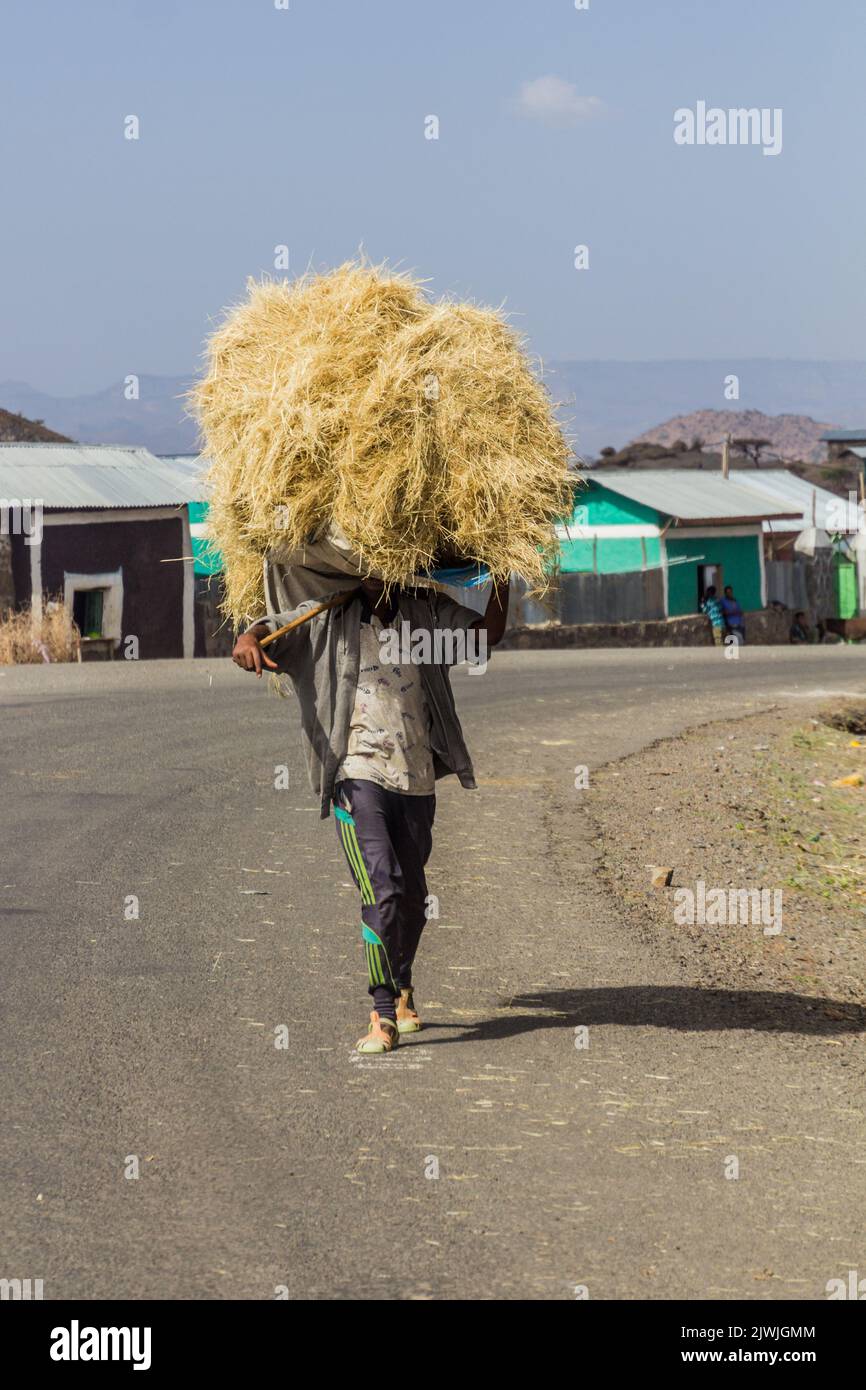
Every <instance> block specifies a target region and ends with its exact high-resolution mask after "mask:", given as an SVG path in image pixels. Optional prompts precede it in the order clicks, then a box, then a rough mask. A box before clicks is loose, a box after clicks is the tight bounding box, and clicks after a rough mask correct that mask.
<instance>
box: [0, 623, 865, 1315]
mask: <svg viewBox="0 0 866 1390" xmlns="http://www.w3.org/2000/svg"><path fill="white" fill-rule="evenodd" d="M454 684H455V689H456V690H457V694H458V703H459V705H460V708H461V711H462V713H463V717H464V725H465V729H466V732H467V736H468V739H469V742H470V746H471V747H472V750H473V754H474V757H475V762H476V771H477V773H478V775H479V784H480V785H479V790H477V791H475V792H464V791H463V790H462V789H461V788H460V787H459V786H458V785H457V784H456V782H455V781H454V779H449V781H448V782H447V783H441V784H440V792H439V798H438V802H439V804H438V811H437V833H436V836H435V841H434V853H433V859H432V861H431V866H430V874H429V879H430V888H431V891H432V892H434V893H435V894H437V895H438V897H439V898H440V917H439V918H438V919H436V920H433V921H431V922H430V924H429V926H428V928H427V931H426V933H425V939H424V942H423V944H422V948H421V955H420V957H419V968H418V970H417V983H418V995H419V1003H420V1005H421V1007H422V1010H423V1015H424V1018H425V1020H426V1022H427V1024H428V1027H427V1028H426V1030H425V1031H424V1032H423V1033H422V1034H420V1035H419V1036H418V1037H417V1039H416V1040H414V1041H411V1042H409V1043H407V1044H405V1045H404V1046H402V1047H401V1048H400V1049H399V1050H398V1051H397V1052H396V1053H395V1054H394V1055H393V1056H391V1057H388V1058H385V1059H375V1058H373V1059H363V1058H359V1057H358V1056H357V1054H355V1053H354V1052H353V1050H352V1044H353V1043H354V1040H355V1039H356V1038H357V1036H358V1035H359V1033H360V1031H361V1027H362V1025H363V1023H364V1020H365V1007H366V1000H365V994H364V983H365V982H364V976H363V957H362V951H361V947H360V942H359V929H358V922H359V914H358V908H357V903H356V895H355V890H354V889H353V888H351V887H350V886H349V885H348V875H347V872H346V870H345V866H344V863H343V862H342V859H341V856H340V853H339V852H338V847H337V843H336V839H335V835H334V829H333V825H332V823H323V822H320V821H319V819H318V815H317V812H316V810H315V809H314V808H313V805H312V798H311V797H310V795H309V793H308V790H307V787H306V779H305V774H304V772H303V769H302V765H301V760H300V753H299V747H298V738H297V714H296V710H295V706H294V701H293V700H286V701H279V700H278V699H276V698H269V697H268V694H267V692H266V689H265V688H264V682H263V683H261V684H259V683H257V682H256V681H255V680H254V678H252V677H248V676H245V675H243V674H242V673H240V672H238V671H237V670H236V669H235V668H234V667H233V666H231V664H230V663H228V662H197V663H169V662H159V663H149V664H145V663H142V664H141V665H137V664H131V663H130V664H127V663H117V664H115V665H113V666H107V665H106V666H102V665H88V666H84V667H51V668H26V669H17V670H10V669H6V668H0V787H2V795H0V928H2V994H3V1030H2V1036H3V1067H2V1075H3V1080H2V1113H3V1124H2V1127H0V1153H2V1171H3V1181H2V1184H0V1192H2V1196H0V1202H2V1215H0V1220H2V1228H3V1232H4V1240H3V1254H2V1263H3V1268H2V1269H0V1276H2V1277H6V1278H13V1277H17V1278H43V1279H44V1281H45V1297H46V1298H52V1297H53V1298H61V1297H63V1298H65V1297H69V1298H159V1297H169V1298H180V1299H194V1298H208V1297H216V1298H251V1299H268V1298H273V1297H275V1293H276V1291H277V1290H278V1289H280V1288H284V1289H285V1290H287V1292H288V1296H289V1297H291V1298H307V1297H314V1298H354V1297H361V1298H366V1297H370V1298H411V1299H430V1298H448V1297H452V1298H461V1299H463V1298H506V1299H512V1298H552V1299H558V1298H569V1299H570V1298H574V1297H575V1286H586V1288H587V1290H588V1293H589V1296H590V1298H592V1299H606V1298H672V1297H685V1298H696V1299H707V1298H722V1299H725V1298H736V1297H745V1298H751V1299H764V1298H780V1297H781V1298H792V1299H813V1298H823V1297H825V1296H826V1295H825V1292H824V1290H825V1285H826V1281H827V1280H828V1279H830V1278H834V1277H839V1276H842V1277H845V1276H846V1275H847V1271H848V1270H849V1269H857V1268H859V1269H860V1272H861V1274H866V1247H864V1237H863V1234H862V1222H861V1216H862V1212H863V1209H864V1201H866V1129H864V1115H863V1073H864V1067H863V1061H862V1058H863V1050H862V1036H863V1035H861V1034H857V1035H856V1036H852V1033H851V1028H850V1025H845V1024H841V1023H838V1022H836V1023H834V1022H833V1021H832V1020H830V1019H828V1018H827V1017H826V1016H825V1014H824V1013H823V1011H822V1010H821V1009H820V1007H816V1006H815V1004H814V1003H813V1002H810V1001H809V1000H808V999H805V998H804V999H800V998H798V997H796V996H787V997H786V998H785V999H784V1000H782V1001H780V1000H778V999H768V998H766V997H764V996H762V995H761V994H760V993H758V992H753V993H748V992H742V993H739V994H726V993H725V992H724V991H721V992H720V991H704V990H701V989H700V988H698V987H696V986H695V985H694V984H693V983H691V982H690V975H689V968H688V962H685V963H684V964H676V965H674V964H672V963H671V962H670V961H667V960H665V961H662V960H659V959H656V958H654V957H653V955H652V954H650V953H649V952H648V950H647V948H646V947H645V946H643V945H642V944H641V942H640V940H639V936H638V933H637V932H636V931H635V930H633V926H634V924H632V923H630V922H629V921H627V920H623V919H622V918H621V917H620V916H619V915H618V913H617V910H616V907H615V905H614V904H613V903H612V902H611V901H610V899H609V898H608V897H607V896H606V895H605V893H604V892H603V891H602V890H601V888H600V886H599V884H598V882H597V880H596V879H595V877H594V874H593V857H594V852H593V849H592V845H591V827H590V823H589V820H588V814H587V809H586V804H585V799H584V797H583V796H582V793H581V792H579V791H577V790H575V788H574V768H575V766H576V765H578V764H586V765H588V766H589V767H590V768H592V767H594V766H598V765H599V764H600V763H602V762H608V761H610V760H611V759H614V758H621V757H624V756H626V755H628V754H629V753H630V752H633V751H635V750H637V749H639V748H640V747H642V746H643V745H644V744H646V743H647V742H648V741H650V740H653V739H657V738H661V737H665V736H668V735H670V734H673V733H676V732H679V731H681V730H682V729H683V728H685V727H687V726H690V725H693V724H696V723H700V722H702V721H708V720H710V719H714V718H718V717H719V716H720V715H729V716H730V717H731V718H736V717H737V716H738V715H740V714H746V713H749V712H751V711H753V710H756V709H761V708H765V707H766V706H767V705H768V704H771V703H774V702H776V703H781V704H791V705H792V706H795V707H798V708H800V707H802V708H803V709H805V708H806V707H807V706H808V705H809V704H810V702H812V703H814V702H815V701H816V700H818V699H819V698H820V697H821V696H823V695H828V694H830V693H832V692H836V691H845V692H851V693H857V694H861V695H862V693H863V690H864V684H866V655H864V653H862V652H860V651H858V650H857V649H854V648H829V647H825V648H821V649H818V650H807V649H783V648H757V647H756V648H747V649H745V650H743V651H742V652H741V654H740V658H739V659H738V660H736V661H731V660H727V659H725V658H724V656H723V655H722V654H721V653H720V652H716V651H710V650H706V651H704V650H700V651H699V650H693V649H674V650H664V651H658V650H654V651H640V652H625V651H616V652H610V651H606V652H576V653H552V652H551V653H519V652H515V653H502V654H501V655H499V656H498V657H495V658H494V660H493V661H492V662H491V666H490V669H489V671H488V672H487V673H486V674H485V675H483V676H479V675H470V674H469V673H467V672H466V671H465V670H462V671H459V672H457V673H456V674H455V676H454ZM281 764H285V765H287V767H288V770H289V786H288V788H287V789H284V790H277V789H275V786H274V776H275V768H276V767H277V766H279V765H281ZM682 810H683V814H684V815H688V814H689V813H690V809H689V807H688V806H684V807H683V808H682ZM133 898H134V899H136V900H137V903H138V914H139V915H138V917H137V918H136V917H134V916H130V915H129V914H130V911H131V908H130V902H131V899H133ZM584 1027H585V1028H587V1029H588V1033H587V1034H586V1037H587V1039H588V1042H589V1046H588V1047H586V1048H581V1049H578V1048H577V1047H576V1046H575V1041H576V1037H577V1038H579V1036H580V1035H576V1034H575V1029H577V1028H584ZM281 1041H285V1042H287V1044H288V1046H287V1047H278V1046H276V1045H275V1044H276V1043H278V1042H281ZM731 1156H735V1157H737V1158H738V1159H739V1163H740V1177H739V1178H738V1179H737V1180H731V1179H728V1178H726V1177H725V1165H726V1163H728V1165H729V1160H730V1157H731ZM136 1163H137V1171H138V1176H137V1177H129V1176H126V1175H127V1174H128V1173H132V1172H135V1171H136ZM729 1167H730V1165H729ZM437 1172H438V1176H434V1174H436V1173H437Z"/></svg>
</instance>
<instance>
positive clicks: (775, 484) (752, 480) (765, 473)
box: [736, 468, 843, 532]
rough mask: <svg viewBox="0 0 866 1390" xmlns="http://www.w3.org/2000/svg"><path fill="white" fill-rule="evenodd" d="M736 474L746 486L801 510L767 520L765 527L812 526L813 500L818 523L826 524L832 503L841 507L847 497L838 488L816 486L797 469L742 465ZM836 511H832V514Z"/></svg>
mask: <svg viewBox="0 0 866 1390" xmlns="http://www.w3.org/2000/svg"><path fill="white" fill-rule="evenodd" d="M736 477H737V481H738V482H740V483H741V484H742V485H743V486H744V487H748V488H751V489H752V490H753V491H754V492H756V493H762V494H763V495H765V496H770V497H772V498H773V500H774V501H775V502H777V503H779V504H780V505H781V504H785V505H786V507H787V509H788V510H789V511H792V512H794V511H796V512H798V513H799V515H798V516H797V518H796V520H793V521H765V522H764V530H765V531H770V532H777V531H802V530H804V529H805V527H807V526H812V525H813V521H812V504H813V500H814V507H815V517H816V519H817V524H818V526H822V527H823V526H825V525H826V522H827V517H828V511H827V509H828V507H830V506H834V507H835V508H836V509H837V510H838V508H839V507H840V506H841V505H843V499H842V498H841V497H837V496H836V494H835V492H828V490H827V489H826V488H825V487H816V486H815V484H814V483H809V482H807V481H806V479H805V478H798V477H797V475H796V473H791V472H789V470H788V469H787V468H755V469H752V468H748V469H747V468H738V469H737V472H736ZM832 514H833V513H832V512H830V513H829V515H830V516H832Z"/></svg>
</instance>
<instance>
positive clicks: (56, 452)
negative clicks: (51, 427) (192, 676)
mask: <svg viewBox="0 0 866 1390" xmlns="http://www.w3.org/2000/svg"><path fill="white" fill-rule="evenodd" d="M193 497H194V486H193V480H192V478H191V476H190V474H189V471H188V470H184V469H183V468H181V467H178V466H176V465H175V464H174V463H173V461H172V460H170V459H159V458H156V457H155V455H153V454H151V453H150V452H149V450H147V449H143V448H124V447H120V446H113V445H88V444H17V443H16V444H0V536H3V537H5V538H6V540H7V542H8V545H7V551H6V556H7V569H8V571H11V591H12V600H13V604H14V606H16V607H22V606H24V605H27V604H31V605H32V607H33V610H34V613H36V614H38V613H39V612H40V611H41V609H42V606H43V604H44V603H46V602H48V601H52V600H61V601H62V602H63V603H64V604H65V605H66V607H67V608H68V609H69V611H70V613H71V614H72V615H73V617H74V618H75V621H76V623H77V624H78V627H79V629H80V631H81V632H82V635H83V638H84V646H85V648H86V646H87V643H88V642H90V643H91V644H93V647H94V649H100V650H102V649H105V650H106V651H108V652H109V653H110V654H112V655H113V654H114V653H116V652H117V651H118V650H119V649H120V647H121V644H123V646H124V653H123V654H126V653H127V652H128V653H129V654H133V653H134V654H135V655H137V656H139V657H143V658H146V657H181V656H190V657H191V656H192V655H193V652H194V645H195V619H194V589H193V582H194V581H193V573H192V568H193V566H192V544H191V536H190V525H189V515H188V503H189V502H190V501H191V500H193ZM0 564H2V557H0ZM8 578H9V575H8V573H7V580H8ZM9 587H10V586H9V584H8V583H7V589H8V588H9ZM129 639H135V640H134V641H130V640H129Z"/></svg>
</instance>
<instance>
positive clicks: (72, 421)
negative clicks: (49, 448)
mask: <svg viewBox="0 0 866 1390" xmlns="http://www.w3.org/2000/svg"><path fill="white" fill-rule="evenodd" d="M189 385H190V382H189V381H188V380H187V379H185V378H184V377H177V376H141V377H139V379H138V390H139V399H138V400H137V401H128V400H126V398H125V396H124V385H123V382H122V381H119V382H117V383H116V384H115V385H114V386H109V387H107V388H106V389H105V390H104V391H97V392H95V393H94V394H93V395H87V396H50V395H48V394H47V393H46V392H44V391H37V390H35V389H34V388H33V387H32V386H28V385H27V383H26V382H23V381H3V382H0V406H2V407H4V408H5V409H6V410H11V411H15V412H16V413H18V414H20V415H26V416H28V417H29V419H31V420H38V421H42V422H44V424H46V425H47V426H48V427H49V428H50V429H52V430H58V431H59V432H60V433H61V434H65V435H68V436H69V438H70V439H74V440H76V441H77V442H78V443H80V444H143V445H144V446H145V448H148V449H150V450H151V452H152V453H154V454H187V453H192V452H193V450H194V449H195V447H196V427H195V424H194V422H193V421H192V420H190V419H189V418H188V417H187V416H186V415H185V413H184V402H183V399H182V398H183V395H184V393H185V392H186V391H187V390H188V389H189Z"/></svg>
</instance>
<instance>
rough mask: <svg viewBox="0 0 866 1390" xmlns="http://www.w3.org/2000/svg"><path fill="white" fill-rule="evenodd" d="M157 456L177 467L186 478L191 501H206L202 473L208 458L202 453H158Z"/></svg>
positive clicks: (206, 496) (206, 491) (206, 495)
mask: <svg viewBox="0 0 866 1390" xmlns="http://www.w3.org/2000/svg"><path fill="white" fill-rule="evenodd" d="M157 457H158V458H160V459H165V460H166V462H168V463H170V464H171V465H172V466H173V467H174V468H177V469H179V471H180V472H181V473H182V474H183V476H184V477H185V478H186V479H187V480H188V484H189V487H190V489H191V492H190V501H191V502H207V500H208V496H209V493H208V490H207V488H206V487H205V485H204V474H205V471H206V469H207V468H208V466H209V460H208V459H206V458H205V457H204V455H203V454H158V455H157Z"/></svg>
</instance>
